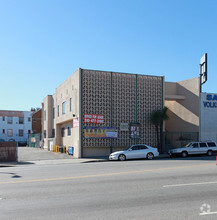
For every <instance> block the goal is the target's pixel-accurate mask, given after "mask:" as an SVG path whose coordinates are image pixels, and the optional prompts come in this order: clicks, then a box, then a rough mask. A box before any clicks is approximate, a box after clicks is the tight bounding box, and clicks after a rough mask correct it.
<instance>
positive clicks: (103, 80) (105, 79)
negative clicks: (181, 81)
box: [42, 68, 164, 158]
mask: <svg viewBox="0 0 217 220" xmlns="http://www.w3.org/2000/svg"><path fill="white" fill-rule="evenodd" d="M163 105H164V77H159V76H148V75H141V74H128V73H117V72H108V71H97V70H87V69H81V68H79V69H77V70H76V71H75V72H74V73H73V74H72V75H71V76H70V77H69V78H68V79H66V80H65V81H64V82H63V83H62V84H61V85H60V86H58V87H57V88H56V92H55V94H53V95H48V96H46V97H45V98H44V99H43V103H42V136H43V140H44V148H47V149H48V150H50V149H51V147H52V145H60V146H66V147H67V148H68V147H73V148H74V156H75V157H78V158H79V157H89V156H107V155H108V154H109V153H110V152H111V151H116V150H121V149H124V148H126V147H129V146H130V145H132V144H139V143H146V144H148V145H151V146H156V145H157V143H156V142H157V140H156V133H155V127H154V126H153V125H152V124H151V122H150V115H151V113H152V112H153V111H154V110H158V109H161V108H162V107H163Z"/></svg>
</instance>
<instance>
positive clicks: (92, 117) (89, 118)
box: [84, 114, 104, 124]
mask: <svg viewBox="0 0 217 220" xmlns="http://www.w3.org/2000/svg"><path fill="white" fill-rule="evenodd" d="M84 123H93V124H104V115H96V114H84Z"/></svg>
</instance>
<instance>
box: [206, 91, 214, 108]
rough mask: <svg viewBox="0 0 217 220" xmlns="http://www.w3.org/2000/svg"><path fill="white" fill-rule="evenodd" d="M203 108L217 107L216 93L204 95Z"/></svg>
mask: <svg viewBox="0 0 217 220" xmlns="http://www.w3.org/2000/svg"><path fill="white" fill-rule="evenodd" d="M203 105H204V108H217V95H216V94H208V95H206V101H204V102H203Z"/></svg>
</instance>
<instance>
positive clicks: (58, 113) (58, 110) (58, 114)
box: [57, 105, 60, 117]
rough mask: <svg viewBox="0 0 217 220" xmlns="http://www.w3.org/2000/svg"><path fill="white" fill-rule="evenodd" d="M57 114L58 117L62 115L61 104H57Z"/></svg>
mask: <svg viewBox="0 0 217 220" xmlns="http://www.w3.org/2000/svg"><path fill="white" fill-rule="evenodd" d="M57 116H58V117H59V116H60V106H59V105H58V106H57Z"/></svg>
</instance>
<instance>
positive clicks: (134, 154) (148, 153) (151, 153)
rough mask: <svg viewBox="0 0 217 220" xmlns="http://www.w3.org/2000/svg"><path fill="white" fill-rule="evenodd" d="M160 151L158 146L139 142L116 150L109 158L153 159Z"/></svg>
mask: <svg viewBox="0 0 217 220" xmlns="http://www.w3.org/2000/svg"><path fill="white" fill-rule="evenodd" d="M158 156H159V152H158V149H157V148H153V147H150V146H148V145H146V144H137V145H132V146H130V148H129V149H127V150H123V151H116V152H113V153H111V154H110V155H109V160H121V161H123V160H127V159H138V158H146V159H148V160H152V159H153V158H154V157H158Z"/></svg>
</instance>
